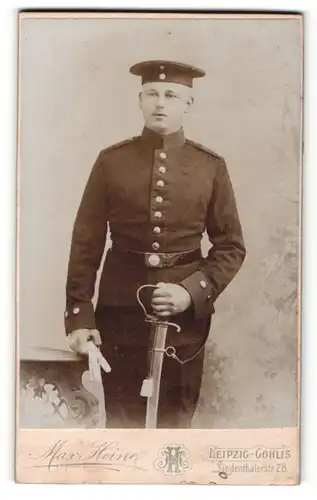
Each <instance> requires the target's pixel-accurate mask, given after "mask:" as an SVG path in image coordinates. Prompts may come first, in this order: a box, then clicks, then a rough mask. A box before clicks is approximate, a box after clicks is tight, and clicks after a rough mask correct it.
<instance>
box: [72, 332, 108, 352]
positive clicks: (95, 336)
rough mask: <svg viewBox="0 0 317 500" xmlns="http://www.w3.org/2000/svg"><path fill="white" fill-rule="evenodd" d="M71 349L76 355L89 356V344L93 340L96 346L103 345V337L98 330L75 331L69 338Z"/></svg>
mask: <svg viewBox="0 0 317 500" xmlns="http://www.w3.org/2000/svg"><path fill="white" fill-rule="evenodd" d="M67 339H68V344H69V347H70V348H71V349H72V351H74V352H75V353H76V354H88V348H87V342H88V341H89V340H91V341H92V342H93V343H94V344H95V345H97V346H99V345H101V337H100V333H99V332H98V330H88V329H86V328H82V329H80V330H74V331H73V332H71V333H70V334H69V335H68V337H67Z"/></svg>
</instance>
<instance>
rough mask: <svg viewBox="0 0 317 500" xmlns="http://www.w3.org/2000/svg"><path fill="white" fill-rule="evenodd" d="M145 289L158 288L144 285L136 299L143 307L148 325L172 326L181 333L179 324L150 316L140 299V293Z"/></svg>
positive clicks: (139, 289)
mask: <svg viewBox="0 0 317 500" xmlns="http://www.w3.org/2000/svg"><path fill="white" fill-rule="evenodd" d="M144 288H157V286H156V285H142V286H140V287H139V288H138V289H137V292H136V297H137V301H138V303H139V304H140V306H141V307H142V309H143V311H144V314H145V321H146V322H147V323H153V324H155V325H158V326H160V325H162V326H172V327H174V328H176V330H177V332H180V331H181V327H180V326H179V325H178V324H177V323H173V322H172V321H167V320H163V319H160V318H159V317H157V316H155V315H154V314H149V313H148V311H147V310H146V307H145V305H144V304H143V302H142V300H141V299H140V291H141V290H143V289H144Z"/></svg>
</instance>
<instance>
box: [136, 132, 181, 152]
mask: <svg viewBox="0 0 317 500" xmlns="http://www.w3.org/2000/svg"><path fill="white" fill-rule="evenodd" d="M141 141H142V142H143V143H144V144H146V145H148V146H150V147H152V148H153V149H170V148H177V147H180V146H183V144H184V143H185V136H184V130H183V128H180V129H179V130H178V131H177V132H173V133H172V134H168V135H160V134H158V133H157V132H154V131H153V130H151V129H149V128H147V127H144V128H143V130H142V134H141Z"/></svg>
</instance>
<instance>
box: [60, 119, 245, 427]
mask: <svg viewBox="0 0 317 500" xmlns="http://www.w3.org/2000/svg"><path fill="white" fill-rule="evenodd" d="M108 228H109V230H110V234H111V240H112V248H111V249H110V250H109V251H108V252H107V255H106V258H105V263H104V266H103V269H102V272H101V279H100V283H99V290H98V302H97V307H96V311H94V307H93V304H92V297H93V295H94V291H95V281H96V273H97V271H98V269H99V267H100V262H101V259H102V255H103V252H104V247H105V241H106V235H107V230H108ZM205 230H206V231H207V234H208V236H209V239H210V242H211V244H212V246H211V248H210V250H209V253H208V256H207V257H206V258H202V257H201V258H196V259H195V260H193V261H192V262H188V263H185V264H182V263H177V264H176V265H174V266H172V267H149V265H146V263H145V261H144V263H143V262H142V261H140V260H139V259H138V260H137V261H136V260H135V259H133V258H129V254H128V253H127V250H131V251H134V252H141V253H143V252H150V253H151V254H153V255H155V254H160V253H167V254H170V253H176V252H180V253H181V252H189V251H191V250H195V249H197V248H200V244H201V238H202V234H203V232H204V231H205ZM244 257H245V245H244V241H243V236H242V230H241V225H240V221H239V217H238V212H237V207H236V201H235V196H234V192H233V188H232V184H231V181H230V177H229V174H228V170H227V166H226V163H225V161H224V159H223V158H222V157H220V156H218V155H217V154H215V153H214V152H212V151H210V150H209V149H206V148H205V147H203V146H201V145H199V144H197V143H194V142H193V141H190V140H188V139H185V137H184V133H183V130H182V129H181V130H180V131H179V132H177V133H174V134H171V135H168V136H160V135H158V134H156V133H155V132H153V131H151V130H149V129H148V128H146V127H145V128H144V129H143V131H142V134H141V136H138V137H134V138H132V139H130V140H127V141H123V142H121V143H119V144H116V145H114V146H111V147H109V148H106V149H104V150H102V151H101V152H100V154H99V156H98V158H97V160H96V162H95V165H94V166H93V169H92V171H91V174H90V177H89V179H88V182H87V185H86V188H85V191H84V194H83V197H82V201H81V204H80V207H79V210H78V213H77V216H76V220H75V224H74V229H73V236H72V244H71V251H70V259H69V268H68V277H67V285H66V294H67V300H66V311H65V328H66V333H70V332H71V331H73V330H75V329H79V328H97V329H99V331H100V333H101V336H102V339H103V346H102V350H103V352H104V355H105V356H106V358H107V359H108V361H109V362H110V364H111V365H112V368H113V369H112V372H111V373H110V374H105V375H104V389H105V394H106V407H107V417H108V423H107V426H109V427H112V426H115V427H131V426H132V427H133V426H134V427H142V426H143V425H144V414H145V403H146V400H145V398H142V397H141V396H140V388H141V383H142V380H143V378H144V377H145V376H146V357H147V347H148V338H149V325H148V324H147V323H145V322H144V315H143V312H142V310H141V308H140V306H139V305H138V303H137V300H136V291H137V289H138V287H140V286H141V285H144V284H153V285H155V284H157V283H158V282H170V283H178V284H181V285H182V286H184V287H185V288H186V289H187V290H188V292H189V294H190V296H191V299H192V305H191V307H190V308H189V309H188V310H187V311H185V313H182V314H178V315H174V316H173V317H172V318H171V320H172V321H175V322H177V323H180V324H181V326H182V331H181V332H180V333H176V332H175V331H174V330H173V329H169V331H168V337H167V344H168V345H173V346H175V347H177V349H178V351H177V352H178V354H179V353H180V355H179V357H180V358H181V357H183V359H186V358H188V357H190V356H192V355H193V354H194V353H195V352H197V351H198V350H199V348H200V347H201V346H202V345H203V343H204V342H205V340H206V338H207V336H208V333H209V327H210V320H211V316H212V314H213V313H214V310H215V309H214V303H215V301H216V299H217V297H218V296H219V295H220V293H221V292H222V291H223V290H224V289H225V288H226V286H227V285H228V284H229V283H230V281H231V280H232V279H233V277H234V276H235V274H236V273H237V271H238V270H239V268H240V267H241V264H242V262H243V260H244ZM143 298H144V300H145V303H146V304H147V306H149V304H150V293H144V295H143ZM203 358H204V349H201V351H200V352H199V355H197V356H196V358H194V359H193V360H192V361H189V362H188V363H185V364H180V363H178V362H177V361H175V360H173V359H169V358H167V357H165V358H164V364H163V374H162V387H161V393H160V408H159V419H158V426H159V427H162V426H165V427H188V426H189V425H190V420H191V418H192V415H193V412H194V410H195V407H196V404H197V400H198V396H199V389H200V384H201V375H202V370H203Z"/></svg>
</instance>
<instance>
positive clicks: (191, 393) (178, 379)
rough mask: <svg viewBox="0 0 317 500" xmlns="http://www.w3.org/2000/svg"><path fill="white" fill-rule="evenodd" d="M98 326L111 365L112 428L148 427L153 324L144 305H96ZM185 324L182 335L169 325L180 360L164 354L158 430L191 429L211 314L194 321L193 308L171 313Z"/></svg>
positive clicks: (107, 383) (107, 376) (108, 401)
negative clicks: (146, 388)
mask: <svg viewBox="0 0 317 500" xmlns="http://www.w3.org/2000/svg"><path fill="white" fill-rule="evenodd" d="M95 317H96V327H97V329H98V330H99V332H100V335H101V338H102V346H101V352H102V354H103V355H104V356H105V358H106V359H107V361H108V362H109V364H110V365H111V372H110V373H105V372H104V371H103V370H102V382H103V389H104V394H105V407H106V427H107V428H144V427H145V417H146V402H147V399H146V398H145V397H143V396H141V395H140V391H141V386H142V382H143V380H144V378H145V377H146V376H147V360H148V348H149V339H150V332H151V325H150V324H149V323H147V322H145V321H144V319H145V318H144V314H143V313H142V311H140V309H139V308H134V307H131V308H121V307H105V306H97V309H96V314H95ZM170 321H173V322H176V323H177V324H179V325H180V327H181V332H179V333H177V332H176V331H174V329H173V328H172V327H169V329H168V334H167V340H166V346H173V347H175V349H176V354H177V356H178V357H179V358H180V359H181V360H182V361H184V360H188V359H189V358H191V357H192V356H194V355H195V354H196V353H197V352H198V351H199V353H198V355H196V356H195V357H193V359H191V360H189V361H188V362H185V363H184V364H181V363H179V362H178V361H176V360H175V359H173V358H169V357H167V356H166V354H165V355H164V358H163V367H162V378H161V386H160V397H159V406H158V419H157V427H158V428H184V429H186V428H190V427H191V421H192V418H193V415H194V413H195V410H196V406H197V402H198V399H199V393H200V387H201V381H202V374H203V366H204V354H205V349H204V343H205V341H206V339H207V337H208V334H209V328H210V317H206V318H203V319H199V320H197V319H195V318H194V315H193V313H192V311H191V310H188V311H185V312H184V313H181V314H178V315H175V316H172V317H171V318H170Z"/></svg>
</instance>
